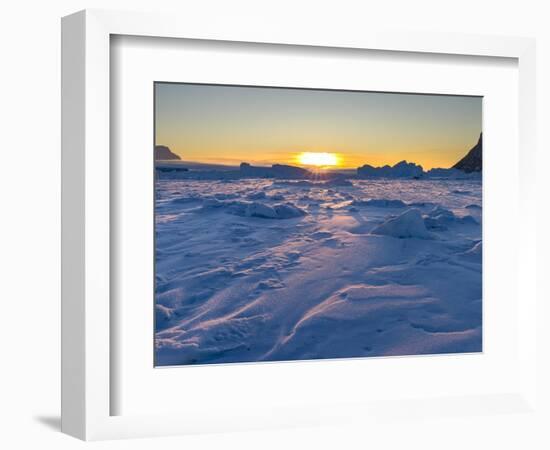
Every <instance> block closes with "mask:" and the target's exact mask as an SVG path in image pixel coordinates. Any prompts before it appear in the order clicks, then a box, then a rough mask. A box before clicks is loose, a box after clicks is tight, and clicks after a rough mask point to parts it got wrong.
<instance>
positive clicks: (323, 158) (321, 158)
mask: <svg viewBox="0 0 550 450" xmlns="http://www.w3.org/2000/svg"><path fill="white" fill-rule="evenodd" d="M297 160H298V162H299V163H300V164H303V165H304V166H316V167H330V166H338V165H339V164H340V158H339V157H338V155H336V153H326V152H304V153H300V154H298V157H297Z"/></svg>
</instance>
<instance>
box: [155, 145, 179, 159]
mask: <svg viewBox="0 0 550 450" xmlns="http://www.w3.org/2000/svg"><path fill="white" fill-rule="evenodd" d="M180 159H181V158H180V157H179V156H178V155H176V154H175V153H172V151H171V150H170V149H169V148H168V147H166V145H155V160H156V161H168V160H180Z"/></svg>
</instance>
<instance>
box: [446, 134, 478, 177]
mask: <svg viewBox="0 0 550 450" xmlns="http://www.w3.org/2000/svg"><path fill="white" fill-rule="evenodd" d="M482 153H483V133H481V134H480V135H479V140H478V141H477V144H476V145H474V147H473V148H472V149H471V150H470V151H469V152H468V154H467V155H466V156H465V157H464V158H462V159H461V160H460V161H458V162H457V163H456V164H455V165H454V166H453V167H452V168H453V169H460V170H462V171H464V172H466V173H470V172H481V168H482Z"/></svg>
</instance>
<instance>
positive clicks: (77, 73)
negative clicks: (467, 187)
mask: <svg viewBox="0 0 550 450" xmlns="http://www.w3.org/2000/svg"><path fill="white" fill-rule="evenodd" d="M264 25H265V24H259V23H251V24H249V26H245V27H242V26H241V27H239V28H238V29H234V27H232V26H231V24H229V23H215V24H203V23H195V22H194V21H193V19H192V18H190V17H174V16H171V15H164V14H143V13H126V12H112V11H109V12H107V11H96V10H92V11H90V10H87V11H82V12H79V13H76V14H73V15H70V16H67V17H65V18H63V22H62V52H63V61H62V77H63V79H62V107H63V113H62V124H63V130H62V146H63V150H62V174H63V175H62V176H63V179H62V211H63V212H62V227H63V229H62V430H63V431H64V432H65V433H67V434H70V435H73V436H76V437H78V438H81V439H85V440H97V439H111V438H124V437H145V436H162V435H171V434H182V433H196V432H208V431H222V430H227V431H232V430H243V429H255V428H256V429H257V428H265V427H270V426H285V425H300V424H306V425H307V424H313V423H328V422H330V421H331V420H339V421H342V420H343V421H347V420H349V421H352V422H354V421H357V422H359V423H360V422H361V421H362V420H365V419H366V418H373V417H376V416H377V415H383V416H386V417H388V415H389V416H391V415H392V411H391V410H392V406H391V405H394V406H395V402H396V400H397V401H399V400H400V399H399V398H398V399H393V400H392V402H393V403H387V404H385V403H384V402H383V401H379V400H377V402H376V407H374V406H375V405H374V404H368V402H364V401H360V402H357V403H349V402H348V403H344V404H341V405H333V407H332V408H331V410H330V412H327V411H326V410H322V408H321V409H320V410H318V405H314V404H305V405H303V407H299V408H292V407H287V406H278V407H277V408H275V407H274V408H273V409H272V411H271V412H265V411H264V412H263V413H261V412H258V413H255V412H252V413H251V414H250V415H251V416H252V417H253V420H249V421H242V420H239V415H238V414H236V415H235V417H230V416H231V414H230V413H227V412H225V413H224V412H223V411H222V413H220V414H219V415H215V414H190V413H185V414H178V413H170V414H135V415H133V414H132V415H125V414H122V415H112V411H113V408H112V404H111V403H112V402H111V399H112V395H113V390H114V389H116V386H114V384H113V382H112V378H111V369H110V367H111V365H112V362H113V361H112V358H114V357H116V356H117V355H116V354H113V352H112V347H111V344H112V342H111V339H110V336H112V335H113V333H115V332H116V330H114V329H113V327H116V326H117V325H116V323H113V321H112V320H111V307H110V296H111V289H112V286H111V280H110V274H111V271H110V260H111V259H110V258H111V244H112V242H111V241H110V229H111V211H110V205H111V184H112V182H113V177H116V173H114V174H113V173H112V172H111V168H110V154H109V148H110V145H111V133H110V107H111V100H112V99H111V95H112V93H111V91H110V83H111V81H110V63H111V59H110V58H111V53H110V39H111V36H112V35H121V36H142V37H164V38H185V39H200V40H206V41H230V42H243V43H265V44H287V45H298V46H301V47H303V48H305V49H306V51H307V48H311V47H329V48H333V49H350V48H353V49H369V50H380V51H394V52H415V53H418V54H448V55H468V56H483V57H502V58H513V59H516V60H517V62H518V74H519V75H518V77H519V98H518V111H519V116H518V117H519V119H518V120H519V122H518V134H519V149H520V150H519V165H518V167H519V183H518V192H517V196H518V199H519V212H520V214H521V215H522V219H523V220H522V221H521V223H519V224H518V226H520V227H521V230H526V232H523V233H522V232H521V230H520V232H519V233H518V236H521V239H520V240H518V246H517V247H518V256H517V261H518V264H517V286H518V293H517V295H518V296H519V295H521V302H518V319H517V327H518V343H517V345H518V353H519V360H520V361H521V367H520V368H519V370H518V373H519V377H518V380H517V385H516V389H515V390H514V391H512V392H510V391H507V392H502V393H499V394H494V393H491V394H490V395H485V396H483V395H482V394H478V395H471V396H468V397H464V398H451V397H449V398H441V397H438V396H436V397H430V396H425V398H424V399H421V400H415V401H412V400H410V401H408V403H406V404H407V406H406V407H405V408H406V409H407V411H408V413H409V414H411V415H414V414H415V411H419V410H425V409H426V408H427V409H430V408H431V409H433V410H434V414H441V415H446V414H449V413H450V412H451V411H452V414H457V413H458V414H461V415H470V414H479V413H480V412H481V413H485V414H487V413H496V412H498V411H500V410H501V409H510V410H513V411H516V412H525V411H533V410H534V408H536V407H537V406H536V402H535V399H536V397H537V391H536V382H535V379H536V358H537V354H536V350H535V349H536V320H537V319H536V292H535V284H536V283H535V275H536V271H535V270H533V264H534V262H533V261H535V259H536V258H535V252H536V241H535V236H534V234H533V233H530V232H528V230H530V229H531V227H533V228H534V223H535V216H534V211H535V208H534V207H533V204H532V202H533V201H534V198H535V196H534V195H532V194H533V189H534V183H533V177H532V174H533V173H534V168H535V167H534V166H535V145H536V142H535V130H534V128H535V43H534V41H533V40H532V39H527V38H511V37H491V36H471V35H451V34H434V33H427V34H418V33H397V32H384V31H379V30H376V31H375V30H370V31H368V32H363V31H361V32H359V33H357V32H354V31H353V30H350V31H349V32H348V33H342V32H341V30H340V31H339V33H338V35H334V34H329V33H318V34H315V33H312V32H311V31H310V30H306V29H301V30H280V29H277V28H276V27H275V28H271V27H266V26H264ZM517 239H519V238H517ZM520 293H521V294H520ZM148 350H149V349H144V350H143V351H144V352H145V351H148ZM248 367H251V366H248ZM264 367H265V366H264ZM309 367H310V368H309V369H308V370H310V371H313V372H314V371H315V370H319V369H318V367H321V366H315V367H314V366H311V365H310V366H309ZM262 370H264V372H265V371H268V370H275V366H272V367H271V368H266V369H262ZM342 370H352V369H351V366H349V367H348V368H347V369H346V368H343V369H342ZM401 400H403V402H404V401H405V397H403V398H402V399H401ZM258 401H261V400H258ZM403 404H404V403H401V406H402V405H403ZM220 409H221V410H223V409H224V408H223V405H220ZM224 414H225V415H224Z"/></svg>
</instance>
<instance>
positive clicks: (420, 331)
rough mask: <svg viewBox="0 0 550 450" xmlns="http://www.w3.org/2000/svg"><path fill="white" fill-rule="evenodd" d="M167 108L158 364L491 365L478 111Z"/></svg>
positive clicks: (178, 104) (207, 103)
mask: <svg viewBox="0 0 550 450" xmlns="http://www.w3.org/2000/svg"><path fill="white" fill-rule="evenodd" d="M154 98H155V100H154V108H155V111H154V117H155V118H154V120H155V123H154V127H155V136H154V140H155V144H154V164H155V169H154V170H155V181H154V192H155V205H154V215H155V217H154V219H155V298H154V308H155V325H154V326H155V330H154V336H155V345H154V349H155V350H154V351H155V355H154V356H155V365H156V366H187V365H204V364H228V363H243V362H246V363H251V362H264V361H299V360H321V359H334V358H368V357H381V356H404V355H435V354H449V353H454V354H459V353H473V352H481V351H482V146H483V136H482V100H483V99H482V97H478V96H457V95H435V94H421V93H391V92H370V91H347V90H326V89H325V90H323V89H301V88H275V87H257V86H233V85H207V84H189V83H167V82H156V83H155V84H154Z"/></svg>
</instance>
